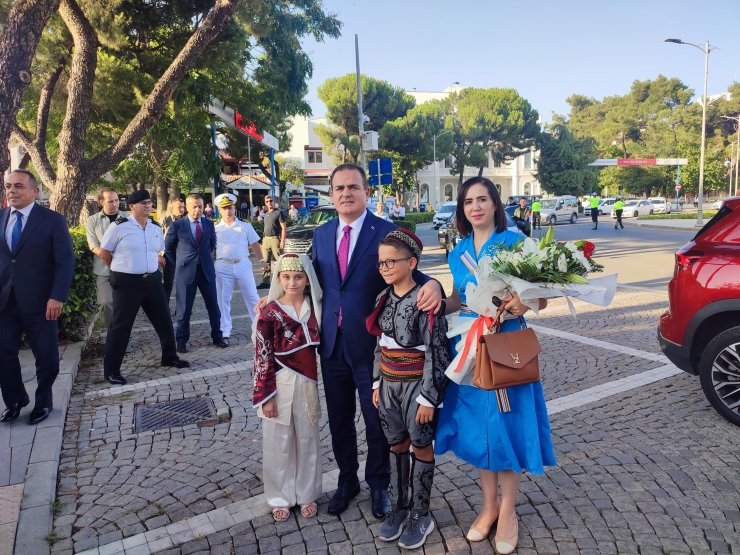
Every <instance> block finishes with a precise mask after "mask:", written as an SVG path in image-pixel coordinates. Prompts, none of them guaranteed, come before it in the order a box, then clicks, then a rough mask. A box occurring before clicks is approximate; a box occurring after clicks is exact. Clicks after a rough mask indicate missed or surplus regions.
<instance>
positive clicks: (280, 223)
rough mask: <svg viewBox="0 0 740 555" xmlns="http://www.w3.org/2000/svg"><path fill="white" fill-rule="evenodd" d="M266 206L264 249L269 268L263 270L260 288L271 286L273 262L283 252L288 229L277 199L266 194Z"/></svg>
mask: <svg viewBox="0 0 740 555" xmlns="http://www.w3.org/2000/svg"><path fill="white" fill-rule="evenodd" d="M265 206H266V207H267V214H265V219H264V227H265V232H264V235H263V237H262V250H263V252H264V255H265V260H267V265H268V269H267V270H266V271H263V272H262V283H261V284H260V286H259V288H260V289H266V288H269V287H270V274H271V272H270V268H271V267H272V263H273V262H275V261H277V259H278V257H279V256H280V255H281V254H283V249H284V248H285V233H286V231H287V226H286V223H285V217H284V216H283V213H282V211H281V210H280V208H279V207H278V206H277V203H276V202H275V199H274V198H272V197H271V196H269V195H268V196H266V197H265Z"/></svg>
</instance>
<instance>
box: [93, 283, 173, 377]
mask: <svg viewBox="0 0 740 555" xmlns="http://www.w3.org/2000/svg"><path fill="white" fill-rule="evenodd" d="M110 283H111V286H112V287H113V320H112V321H111V323H110V326H109V327H108V340H107V341H106V343H105V358H104V359H103V372H104V374H105V375H106V376H117V375H119V374H120V373H121V363H122V362H123V357H124V355H125V354H126V345H128V342H129V339H130V338H131V329H132V328H133V327H134V320H136V315H137V314H138V313H139V307H141V308H143V309H144V314H146V317H147V318H149V321H150V322H151V323H152V325H153V326H154V331H155V332H157V335H158V336H159V342H160V344H161V345H162V361H163V362H166V361H171V360H174V359H176V358H177V351H176V350H175V331H174V329H173V328H172V320H171V319H170V309H169V307H168V306H167V299H166V298H165V296H164V287H162V274H160V273H159V271H156V272H154V273H153V274H149V275H148V276H147V277H143V276H141V275H138V274H124V273H121V272H111V273H110Z"/></svg>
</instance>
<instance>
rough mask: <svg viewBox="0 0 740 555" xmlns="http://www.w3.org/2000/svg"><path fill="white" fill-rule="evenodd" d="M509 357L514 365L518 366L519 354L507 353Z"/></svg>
mask: <svg viewBox="0 0 740 555" xmlns="http://www.w3.org/2000/svg"><path fill="white" fill-rule="evenodd" d="M509 356H510V357H511V358H512V359H513V360H514V364H519V353H509Z"/></svg>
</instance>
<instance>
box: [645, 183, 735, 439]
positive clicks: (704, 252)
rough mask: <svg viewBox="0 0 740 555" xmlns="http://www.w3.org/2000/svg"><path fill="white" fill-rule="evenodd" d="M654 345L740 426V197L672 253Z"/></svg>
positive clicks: (718, 409)
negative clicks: (696, 380) (665, 304)
mask: <svg viewBox="0 0 740 555" xmlns="http://www.w3.org/2000/svg"><path fill="white" fill-rule="evenodd" d="M668 300H669V306H668V310H667V311H666V312H664V313H663V314H662V316H661V317H660V324H659V325H658V342H659V344H660V348H661V349H662V350H663V353H665V355H666V356H667V357H668V358H669V359H670V360H671V362H673V363H674V364H675V365H676V366H678V367H679V368H681V369H682V370H684V371H686V372H688V373H690V374H695V375H698V376H699V379H700V381H701V386H702V389H703V390H704V394H705V395H706V397H707V399H708V400H709V402H710V403H711V404H712V406H713V407H714V408H715V409H716V410H717V412H719V413H720V414H721V415H722V416H723V417H725V418H726V419H727V420H729V421H730V422H732V423H733V424H735V425H737V426H740V197H734V198H731V199H726V200H725V202H724V205H723V206H722V208H720V210H719V212H717V214H716V215H715V216H714V217H713V218H712V219H711V220H709V221H708V222H707V223H706V225H705V226H704V227H703V228H701V230H700V231H699V232H698V233H697V234H696V236H695V237H694V238H693V240H691V241H690V242H688V243H687V244H686V245H684V246H683V247H681V248H680V249H679V250H678V252H676V266H675V268H674V271H673V278H672V279H671V281H670V283H669V284H668Z"/></svg>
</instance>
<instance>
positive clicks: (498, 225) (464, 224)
mask: <svg viewBox="0 0 740 555" xmlns="http://www.w3.org/2000/svg"><path fill="white" fill-rule="evenodd" d="M473 185H483V186H484V187H485V188H486V189H487V190H488V196H489V197H491V200H492V201H493V204H494V206H495V210H494V213H493V225H494V227H495V229H496V231H497V232H498V233H501V232H502V231H504V230H505V229H506V213H505V212H504V204H503V203H502V202H501V195H499V194H498V189H497V188H496V186H495V185H494V184H493V182H492V181H491V180H490V179H486V178H485V177H471V178H470V179H468V180H467V181H466V182H465V183H463V184H462V185H461V186H460V190H459V191H458V192H457V208H456V211H455V223H456V224H457V231H458V233H459V234H460V237H467V236H468V235H470V234H471V233H472V232H473V225H472V224H471V223H470V222H469V221H468V219H467V218H466V217H465V209H464V207H465V197H466V196H467V194H468V190H469V189H470V188H471V187H472V186H473Z"/></svg>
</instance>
